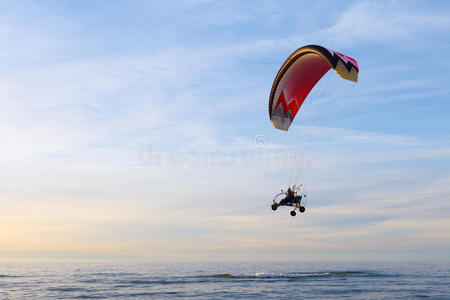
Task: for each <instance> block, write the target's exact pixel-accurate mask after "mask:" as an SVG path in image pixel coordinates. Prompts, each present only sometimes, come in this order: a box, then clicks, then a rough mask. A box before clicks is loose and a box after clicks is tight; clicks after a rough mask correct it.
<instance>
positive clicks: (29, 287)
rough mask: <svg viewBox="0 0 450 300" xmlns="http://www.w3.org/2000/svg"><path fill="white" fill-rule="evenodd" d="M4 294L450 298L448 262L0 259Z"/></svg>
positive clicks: (24, 296) (0, 283) (0, 291)
mask: <svg viewBox="0 0 450 300" xmlns="http://www.w3.org/2000/svg"><path fill="white" fill-rule="evenodd" d="M0 298H1V299H75V298H87V299H90V298H108V299H109V298H119V299H120V298H123V299H130V298H131V299H148V298H151V299H168V298H183V299H186V298H187V299H189V298H191V299H221V298H226V299H239V298H242V299H251V298H255V299H298V298H302V299H307V298H310V299H331V298H337V299H343V298H346V299H413V298H431V299H450V263H448V262H447V263H429V262H427V263H424V262H409V263H394V262H385V263H381V262H377V263H373V262H372V263H361V262H358V263H350V262H345V263H344V262H326V263H325V262H293V263H164V264H163V263H139V264H131V263H91V264H87V263H86V264H85V263H0Z"/></svg>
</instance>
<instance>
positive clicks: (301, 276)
mask: <svg viewBox="0 0 450 300" xmlns="http://www.w3.org/2000/svg"><path fill="white" fill-rule="evenodd" d="M391 276H396V275H395V274H386V273H379V272H373V271H351V270H350V271H324V272H289V273H285V274H272V273H255V274H236V275H234V274H230V273H220V274H213V275H209V276H201V277H211V278H224V279H259V278H260V279H305V278H320V277H323V278H327V277H391Z"/></svg>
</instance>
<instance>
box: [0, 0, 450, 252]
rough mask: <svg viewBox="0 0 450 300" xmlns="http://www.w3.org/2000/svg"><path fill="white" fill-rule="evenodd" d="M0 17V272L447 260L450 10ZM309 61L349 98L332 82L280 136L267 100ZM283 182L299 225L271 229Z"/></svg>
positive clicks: (96, 6)
mask: <svg viewBox="0 0 450 300" xmlns="http://www.w3.org/2000/svg"><path fill="white" fill-rule="evenodd" d="M0 11H1V18H0V20H1V21H0V44H1V45H2V46H1V47H0V95H1V98H0V119H1V120H2V126H1V128H0V140H1V144H2V147H0V154H1V155H0V166H1V167H0V175H1V177H2V178H3V179H2V181H1V182H0V190H1V191H2V193H1V194H0V207H1V209H0V225H1V226H0V228H1V229H0V252H1V253H0V256H1V257H4V258H7V259H109V258H112V259H117V258H121V259H133V260H135V259H136V260H152V261H171V260H189V261H190V260H195V261H201V260H299V259H304V260H341V259H364V260H385V259H388V260H389V259H420V260H436V259H437V260H440V259H444V260H448V259H449V258H450V257H449V254H448V253H450V251H449V250H450V243H449V241H450V236H449V232H450V230H449V229H450V219H449V215H450V202H449V200H450V199H449V198H450V175H449V174H450V172H449V171H450V160H449V158H450V143H449V137H450V134H449V132H450V131H449V129H450V123H449V115H450V114H449V113H450V102H449V96H450V74H449V73H450V72H449V71H448V70H449V67H450V59H449V58H448V57H447V53H449V52H450V39H449V38H448V32H449V30H450V17H449V16H450V4H449V3H447V2H446V1H408V2H400V1H379V2H364V1H346V2H342V1H341V2H339V3H338V2H336V1H320V2H314V3H311V1H305V2H301V1H258V2H256V1H255V2H253V1H248V2H245V3H242V1H172V2H164V3H163V2H160V1H153V2H152V1H123V2H122V1H114V2H111V1H39V2H38V1H0ZM307 44H318V45H323V46H325V47H327V48H330V49H333V50H336V51H339V52H341V53H343V54H345V55H348V56H351V57H353V58H355V59H356V60H357V61H358V63H359V66H360V73H359V82H358V83H357V84H356V85H355V84H351V83H348V82H344V81H343V80H341V79H340V78H339V77H338V76H336V74H334V73H332V72H330V73H328V74H327V75H326V78H324V79H323V81H322V82H320V83H319V85H318V86H317V87H316V88H315V89H314V90H313V91H312V93H311V97H309V98H308V99H307V101H306V103H305V105H304V106H303V107H302V110H301V112H300V114H299V115H298V117H297V118H296V120H295V121H294V123H293V125H292V127H291V129H290V130H289V132H288V133H286V132H282V131H278V130H276V129H274V128H273V127H272V126H271V124H270V121H269V118H268V112H267V103H268V97H269V93H270V88H271V85H272V81H273V79H274V76H275V75H276V73H277V71H278V69H279V67H280V66H281V64H282V63H283V61H284V60H285V59H286V58H287V56H289V54H290V53H291V52H292V51H294V50H295V49H297V48H299V47H301V46H303V45H307ZM255 141H257V142H259V143H260V144H255ZM267 159H271V160H269V161H268V160H267ZM286 162H287V163H286ZM294 181H296V182H298V183H304V184H305V185H306V186H307V188H308V194H309V195H308V196H309V203H308V206H307V211H306V213H305V214H302V215H300V216H297V217H296V218H291V217H290V216H289V213H288V210H287V209H286V210H281V211H277V212H276V213H274V212H272V211H271V210H270V207H269V206H270V203H271V199H272V196H273V195H274V194H275V193H276V192H277V191H278V190H279V189H281V188H285V187H286V185H287V184H288V183H293V182H294ZM300 253H301V255H299V254H300Z"/></svg>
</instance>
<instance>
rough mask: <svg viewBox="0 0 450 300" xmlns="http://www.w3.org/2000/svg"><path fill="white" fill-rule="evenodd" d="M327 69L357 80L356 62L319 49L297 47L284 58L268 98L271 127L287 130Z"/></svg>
mask: <svg viewBox="0 0 450 300" xmlns="http://www.w3.org/2000/svg"><path fill="white" fill-rule="evenodd" d="M331 68H333V69H334V70H335V71H336V73H337V74H338V75H339V76H341V77H342V78H344V79H347V80H350V81H354V82H357V81H358V72H359V67H358V63H357V62H356V60H354V59H353V58H351V57H348V56H345V55H343V54H341V53H339V52H336V51H333V50H329V49H327V48H324V47H322V46H317V45H309V46H304V47H301V48H299V49H297V50H296V51H294V53H292V54H291V55H290V56H289V57H288V58H287V59H286V61H285V62H284V63H283V65H282V66H281V68H280V70H279V71H278V74H277V76H276V77H275V80H274V82H273V85H272V90H271V92H270V98H269V117H270V121H271V122H272V125H273V126H274V127H275V128H278V129H281V130H286V131H287V130H288V129H289V126H290V125H291V123H292V120H294V118H295V115H296V114H297V112H298V110H299V109H300V107H301V106H302V104H303V102H304V101H305V98H306V97H307V96H308V94H309V92H310V91H311V89H312V88H313V87H314V86H315V85H316V83H317V82H318V81H319V80H320V79H321V78H322V77H323V76H324V75H325V73H327V72H328V70H330V69H331Z"/></svg>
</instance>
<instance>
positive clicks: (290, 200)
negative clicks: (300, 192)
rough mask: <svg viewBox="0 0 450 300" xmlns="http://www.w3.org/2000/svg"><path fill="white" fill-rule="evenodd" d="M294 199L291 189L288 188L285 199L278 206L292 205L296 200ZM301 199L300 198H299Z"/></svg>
mask: <svg viewBox="0 0 450 300" xmlns="http://www.w3.org/2000/svg"><path fill="white" fill-rule="evenodd" d="M295 198H297V197H295V194H294V192H293V191H292V190H291V188H288V190H287V192H286V197H284V198H283V199H282V200H281V201H280V204H279V205H292V203H293V202H294V200H296V199H295ZM300 199H301V198H300Z"/></svg>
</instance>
